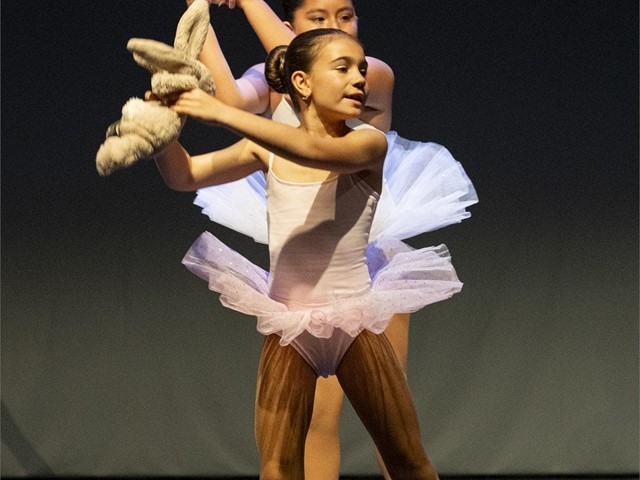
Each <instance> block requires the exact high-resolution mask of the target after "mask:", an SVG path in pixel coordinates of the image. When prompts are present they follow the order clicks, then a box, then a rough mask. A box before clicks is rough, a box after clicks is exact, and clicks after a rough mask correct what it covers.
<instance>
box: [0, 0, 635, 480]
mask: <svg viewBox="0 0 640 480" xmlns="http://www.w3.org/2000/svg"><path fill="white" fill-rule="evenodd" d="M277 3H278V2H275V1H272V2H271V4H272V5H274V6H275V5H276V4H277ZM357 7H358V13H359V17H360V37H361V40H362V41H363V43H364V46H365V49H366V51H367V53H368V54H369V55H372V56H375V57H378V58H381V59H383V60H385V61H386V62H387V63H389V64H390V65H391V67H392V68H393V69H394V70H395V73H396V91H395V95H394V102H395V104H394V121H393V129H394V130H397V131H398V132H399V133H400V134H401V135H402V136H404V137H406V138H411V139H420V140H425V141H427V140H428V141H434V142H437V143H441V144H443V145H445V146H447V147H448V148H449V150H450V151H451V152H452V153H453V154H454V156H455V157H456V158H457V159H458V160H460V161H461V162H462V164H463V165H464V167H465V169H466V171H467V172H468V174H469V176H470V177H471V179H472V180H473V181H474V184H475V186H476V189H477V191H478V194H479V197H480V203H479V204H478V205H476V206H474V207H472V208H471V211H472V213H473V216H472V218H471V219H469V220H465V221H464V222H463V223H462V224H459V225H454V226H451V227H448V228H446V229H443V230H441V231H437V232H432V233H429V234H425V235H422V236H420V237H417V238H414V239H412V240H411V241H410V243H412V244H413V245H416V246H419V245H432V244H438V243H446V244H447V245H448V247H449V249H450V251H451V252H452V255H453V261H454V264H455V265H456V268H457V270H458V273H459V276H460V278H461V279H462V280H463V281H464V282H465V288H464V289H463V292H462V293H461V294H459V295H457V296H456V297H454V298H452V299H451V300H449V301H447V302H443V303H441V304H437V305H434V306H431V307H429V308H427V309H424V310H423V311H421V312H419V313H418V314H416V315H414V316H413V319H414V320H413V322H412V330H411V332H412V337H411V347H410V348H411V350H410V359H409V363H410V364H409V380H410V383H411V388H412V391H413V392H414V397H415V399H416V405H417V407H418V410H419V414H420V420H421V423H422V426H423V431H424V436H425V442H426V444H427V446H428V449H429V452H430V454H431V456H432V458H433V460H434V463H435V464H436V466H437V467H438V469H439V470H440V472H441V473H442V474H450V475H452V474H483V475H495V474H616V473H634V472H637V471H638V3H637V2H636V1H633V0H616V1H613V2H611V1H604V0H603V1H596V0H581V1H575V0H562V1H561V0H535V1H534V0H448V1H442V0H438V1H431V0H427V1H419V0H413V1H408V2H383V1H380V2H373V1H371V0H369V1H364V0H360V1H359V2H358V4H357ZM183 11H184V4H183V2H182V1H180V0H164V1H154V2H152V1H148V0H147V1H137V2H136V1H123V0H119V1H106V2H105V1H97V2H93V1H92V2H86V1H85V2H80V1H70V2H54V3H51V2H49V3H47V2H36V1H22V2H9V3H6V2H3V5H2V15H1V19H2V204H1V207H2V458H1V459H2V474H3V476H5V475H18V476H23V475H36V474H43V473H44V474H57V475H65V474H79V475H230V474H246V475H255V474H256V472H257V457H256V453H255V447H254V443H253V433H252V421H253V420H252V418H253V417H252V413H253V382H254V379H255V369H256V363H257V356H258V352H259V348H260V341H261V338H260V336H259V334H257V332H255V324H254V320H253V319H249V318H245V317H243V316H242V315H240V314H236V313H235V312H231V311H228V310H225V309H223V308H222V307H221V306H220V305H219V303H218V302H217V299H216V298H215V295H213V294H211V293H210V292H208V291H207V288H206V285H205V284H204V283H203V282H201V281H200V280H198V279H197V278H195V277H194V276H193V275H191V274H190V273H188V272H187V271H186V270H185V269H184V268H183V267H182V266H181V265H180V260H181V258H182V255H183V254H184V253H185V252H186V250H187V248H188V247H189V245H190V244H191V242H192V241H193V240H194V239H195V238H196V237H197V236H198V235H199V234H200V232H201V231H203V230H210V231H212V232H213V233H214V234H216V235H217V236H219V237H220V238H222V239H223V240H224V241H226V242H227V243H229V244H231V245H233V246H234V248H236V249H237V250H239V251H240V252H241V253H243V254H245V255H246V256H248V257H250V258H251V259H253V260H254V261H256V262H257V263H259V264H261V265H262V266H264V267H266V261H267V256H266V249H265V247H264V246H259V245H255V244H253V242H252V241H251V240H248V239H246V238H244V237H242V236H241V235H239V234H235V233H234V232H230V231H228V230H226V229H224V228H223V227H219V226H216V225H214V224H212V223H211V222H209V221H208V219H207V218H206V217H205V216H203V215H201V214H200V212H199V209H198V208H197V207H196V206H194V205H192V203H191V202H192V200H193V197H194V195H193V194H189V193H177V192H172V191H170V190H169V189H168V188H166V187H165V186H164V184H163V183H162V181H161V179H160V177H159V175H158V174H157V171H156V170H155V166H154V165H153V163H152V162H141V163H140V164H137V165H135V166H134V167H132V168H130V169H129V170H126V171H121V172H117V173H115V174H113V175H112V176H110V177H107V178H101V177H99V176H98V175H97V173H96V171H95V165H94V161H95V153H96V151H97V149H98V146H99V145H100V143H101V142H102V141H103V138H104V131H105V129H106V127H107V126H108V125H109V124H110V123H111V122H113V121H114V120H116V119H117V118H118V117H119V115H120V108H121V107H122V105H123V104H124V103H125V101H126V100H127V99H128V98H129V97H131V96H141V95H142V94H143V92H144V91H145V90H146V89H148V85H149V75H148V73H147V72H146V71H145V70H143V69H141V68H140V67H138V66H137V65H136V64H135V63H134V62H133V60H132V58H131V56H130V54H129V53H128V52H127V51H126V48H125V46H126V42H127V40H128V39H129V38H131V37H143V38H153V39H156V40H161V41H164V42H166V43H171V42H172V40H173V35H174V33H175V25H176V24H177V21H178V19H179V17H180V15H181V14H182V13H183ZM212 21H213V23H214V26H215V28H216V30H217V31H218V33H219V37H220V39H221V43H222V46H223V49H224V50H225V52H226V53H227V58H228V59H229V62H230V64H231V66H232V67H233V70H234V72H235V73H236V74H237V75H239V74H241V73H242V71H244V69H246V68H247V67H249V66H250V65H252V64H253V63H258V62H260V61H262V59H263V57H264V53H263V51H262V48H261V47H260V45H259V44H258V42H257V41H256V39H255V38H254V36H253V35H252V33H251V31H250V30H249V29H248V28H247V26H246V22H245V21H244V18H243V15H242V13H241V12H239V11H231V12H230V11H228V10H226V9H216V8H215V7H213V8H212ZM234 139H235V137H234V136H233V135H232V134H230V133H228V132H225V131H223V130H217V129H211V128H208V127H205V126H203V125H200V124H197V123H196V122H193V121H191V122H189V123H188V125H187V127H186V130H185V133H184V136H183V141H184V144H185V145H186V146H187V147H188V148H189V149H191V150H192V151H193V152H201V151H205V150H207V149H213V148H218V147H221V146H224V145H228V144H229V143H230V142H232V141H233V140H234ZM343 423H344V426H343V470H344V471H345V472H346V473H352V474H361V473H368V472H375V471H376V467H375V463H374V461H373V457H372V454H371V446H370V442H369V441H368V440H367V437H366V434H365V433H364V431H363V430H362V427H361V426H360V425H359V423H358V421H357V419H356V418H355V415H354V414H353V412H352V411H350V410H349V409H347V410H346V412H345V415H344V419H343Z"/></svg>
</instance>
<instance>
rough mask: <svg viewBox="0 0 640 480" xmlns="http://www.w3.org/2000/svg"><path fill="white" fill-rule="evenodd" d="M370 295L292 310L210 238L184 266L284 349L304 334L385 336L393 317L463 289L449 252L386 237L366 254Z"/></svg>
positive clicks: (260, 275) (258, 271)
mask: <svg viewBox="0 0 640 480" xmlns="http://www.w3.org/2000/svg"><path fill="white" fill-rule="evenodd" d="M367 258H368V265H369V273H370V275H371V289H370V290H369V291H368V292H366V293H364V294H361V295H358V296H353V297H343V298H332V299H331V300H330V301H328V302H327V303H326V304H324V305H321V306H319V305H313V306H310V307H309V308H300V309H299V310H290V309H289V308H287V306H286V305H284V304H282V303H280V302H277V301H275V300H273V299H271V298H270V297H269V294H268V276H269V274H268V272H266V271H265V270H263V269H262V268H260V267H258V266H256V265H254V264H253V263H251V262H250V261H249V260H247V259H246V258H245V257H243V256H242V255H240V254H239V253H237V252H235V251H234V250H232V249H231V248H229V247H227V246H226V245H225V244H224V243H222V242H221V241H220V240H218V239H217V238H216V237H215V236H213V235H212V234H210V233H209V232H205V233H203V234H202V235H200V237H198V239H197V240H196V242H195V243H194V244H193V245H192V246H191V248H190V249H189V251H188V252H187V254H186V255H185V257H184V259H183V261H182V262H183V264H184V265H185V266H186V267H187V268H188V269H189V270H191V271H192V272H193V273H195V274H196V275H198V276H199V277H200V278H202V279H203V280H205V281H207V282H208V283H209V288H210V289H211V290H213V291H215V292H218V293H220V301H221V302H222V304H223V305H225V306H226V307H229V308H232V309H234V310H237V311H239V312H242V313H245V314H247V315H252V316H256V317H257V319H258V324H257V329H258V331H259V332H260V333H262V334H264V335H270V334H273V333H275V334H278V335H280V337H281V340H280V343H281V344H282V345H287V344H289V343H290V342H291V341H292V340H293V339H294V338H296V337H297V336H298V335H300V334H301V333H302V332H304V331H308V332H309V333H311V334H312V335H314V336H315V337H318V338H330V337H331V335H332V333H333V330H334V328H340V329H341V330H343V331H344V332H346V333H347V334H349V335H351V336H356V335H358V334H359V333H360V332H362V331H363V330H364V329H367V330H370V331H371V332H373V333H381V332H383V331H384V329H385V328H386V326H387V323H388V322H389V319H390V317H391V316H392V315H393V314H394V313H411V312H415V311H417V310H419V309H421V308H422V307H424V306H425V305H428V304H431V303H434V302H438V301H440V300H445V299H447V298H449V297H451V296H452V295H454V294H455V293H457V292H459V291H460V290H461V289H462V283H460V281H459V280H458V277H457V275H456V272H455V270H454V268H453V265H452V264H451V259H450V256H449V251H448V250H447V248H446V246H444V245H440V246H438V247H428V248H422V249H417V250H416V249H413V248H412V247H410V246H408V245H406V244H405V243H403V242H401V241H400V240H397V239H393V238H388V237H381V238H379V239H378V240H377V241H376V242H374V243H372V244H370V245H369V247H368V250H367Z"/></svg>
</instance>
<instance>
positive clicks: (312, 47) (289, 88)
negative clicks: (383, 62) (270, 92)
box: [264, 28, 357, 106]
mask: <svg viewBox="0 0 640 480" xmlns="http://www.w3.org/2000/svg"><path fill="white" fill-rule="evenodd" d="M337 37H340V38H342V37H346V38H349V39H350V40H353V41H355V42H357V40H356V39H354V38H353V37H352V36H351V35H349V34H348V33H345V32H343V31H342V30H336V29H334V28H317V29H314V30H309V31H307V32H303V33H301V34H300V35H298V36H296V37H295V38H294V39H293V40H292V41H291V43H290V44H289V46H286V45H281V46H279V47H276V48H274V49H273V50H271V52H270V53H269V56H268V57H267V60H266V61H265V67H264V76H265V78H266V79H267V83H268V84H269V86H270V87H271V88H273V89H274V90H275V91H276V92H278V93H288V94H289V96H291V98H292V99H293V100H294V105H296V106H299V105H298V97H299V94H298V92H297V90H296V89H295V88H294V87H293V84H292V83H291V74H293V72H297V71H303V72H305V73H309V72H310V71H311V67H312V65H313V62H314V61H315V59H316V57H317V55H318V51H319V50H320V49H321V48H322V47H324V46H325V45H327V44H328V43H330V42H331V41H333V40H334V39H335V38H337Z"/></svg>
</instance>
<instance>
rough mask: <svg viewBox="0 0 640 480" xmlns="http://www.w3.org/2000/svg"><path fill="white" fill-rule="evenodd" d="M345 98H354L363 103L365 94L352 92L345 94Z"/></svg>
mask: <svg viewBox="0 0 640 480" xmlns="http://www.w3.org/2000/svg"><path fill="white" fill-rule="evenodd" d="M346 98H348V99H349V100H355V101H356V102H359V103H364V99H365V96H364V94H363V93H354V94H352V95H347V96H346Z"/></svg>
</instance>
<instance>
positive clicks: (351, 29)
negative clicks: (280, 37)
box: [285, 0, 358, 38]
mask: <svg viewBox="0 0 640 480" xmlns="http://www.w3.org/2000/svg"><path fill="white" fill-rule="evenodd" d="M285 23H287V25H288V26H289V28H291V30H293V32H294V33H295V34H296V35H298V34H300V33H303V32H306V31H309V30H314V29H316V28H336V29H338V30H342V31H344V32H346V33H348V34H349V35H351V36H352V37H354V38H357V37H358V17H356V12H355V10H354V8H353V2H352V0H304V1H303V2H302V4H301V5H300V7H299V8H298V9H297V10H296V11H295V12H294V14H293V21H292V22H291V23H290V24H289V23H288V22H285Z"/></svg>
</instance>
